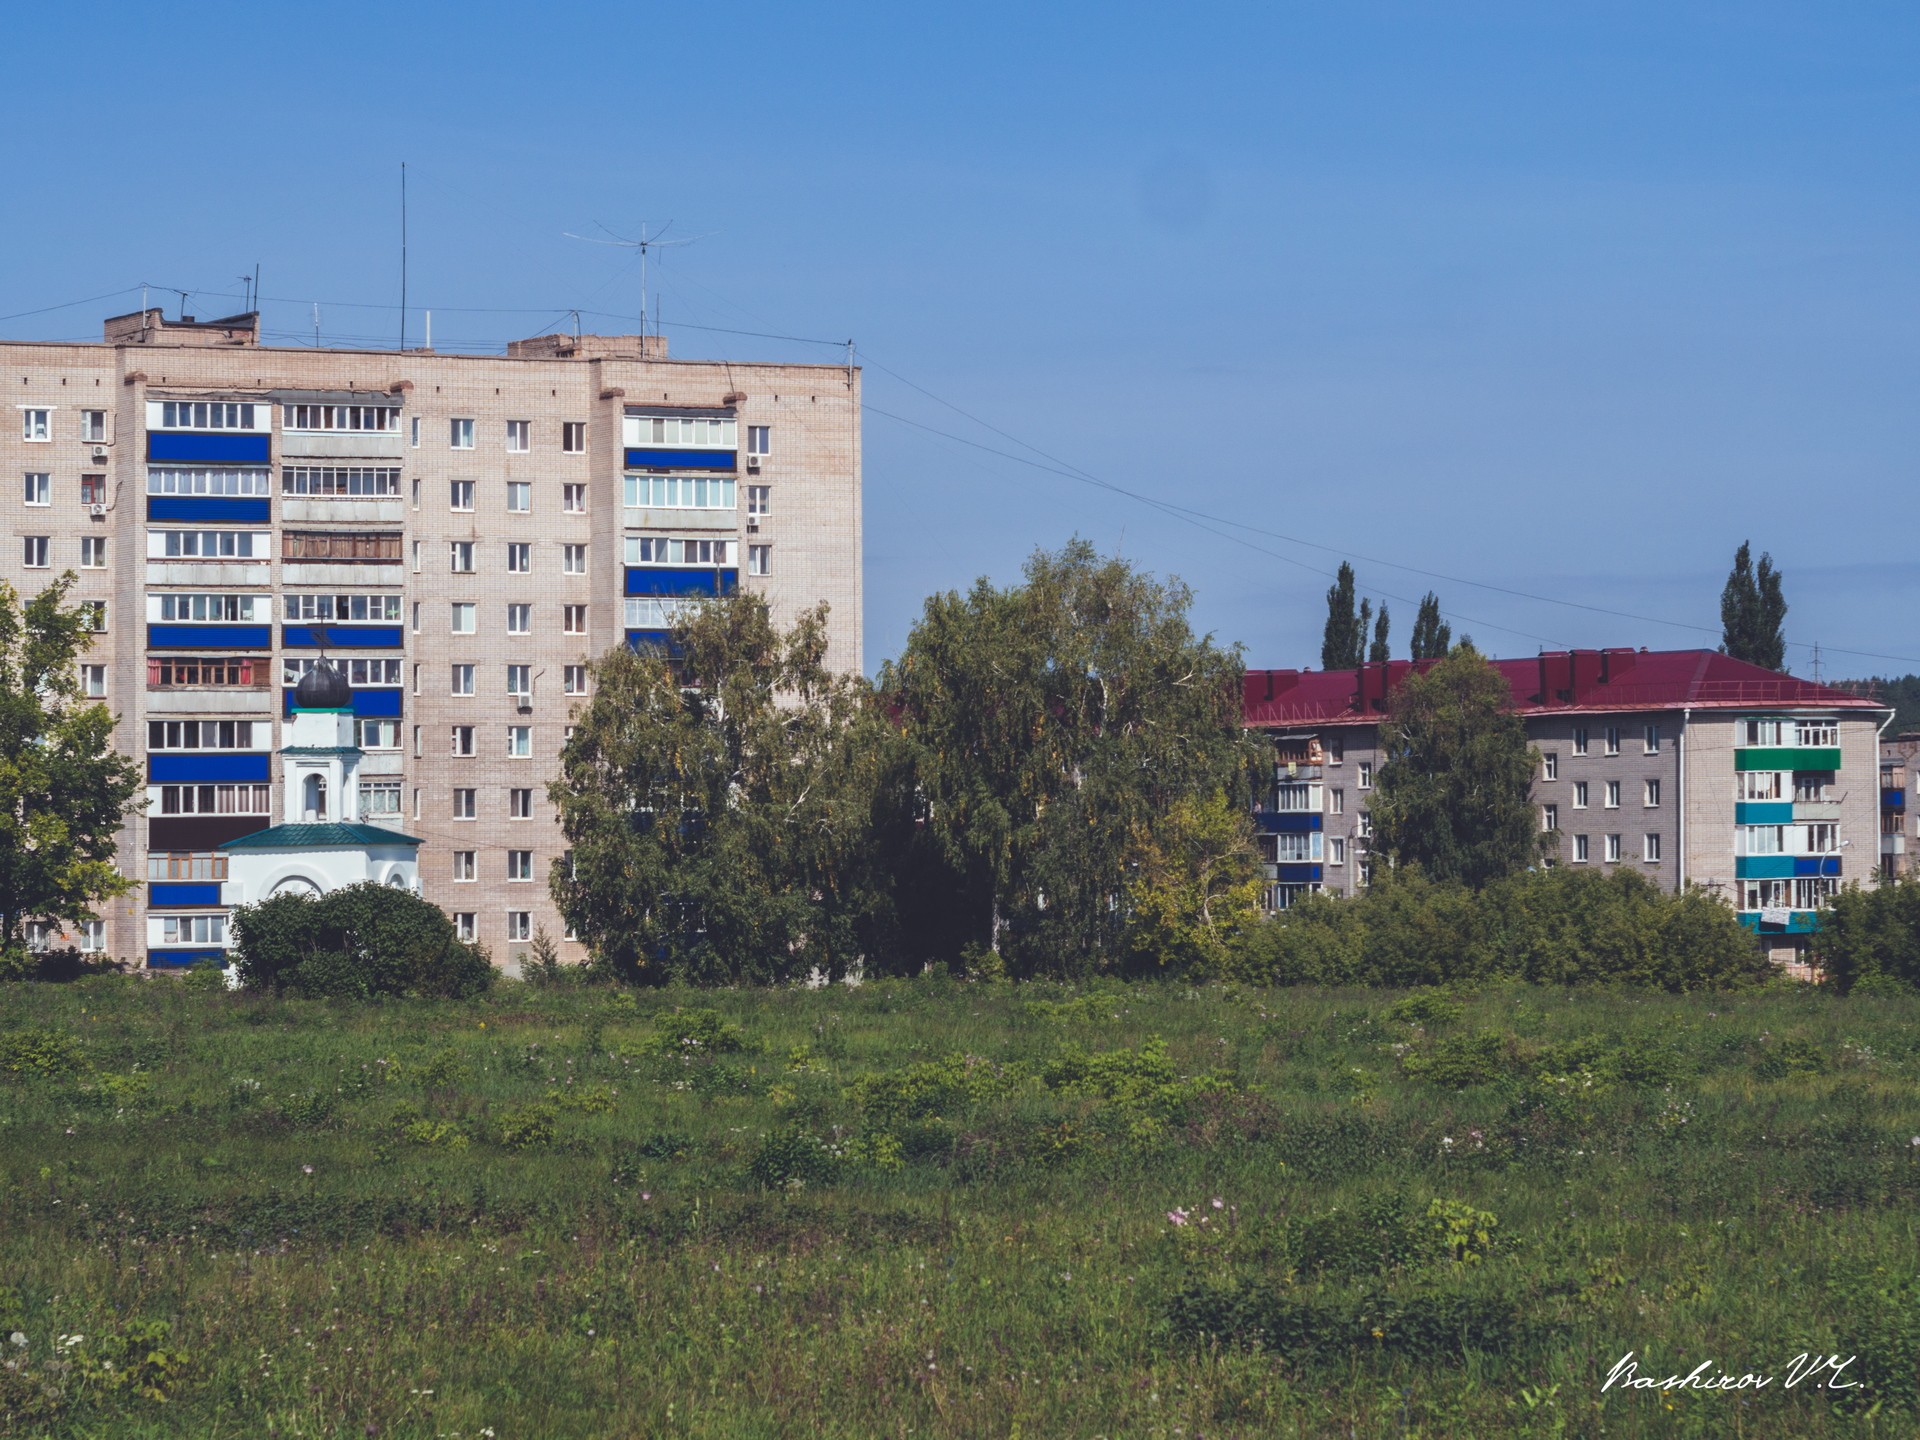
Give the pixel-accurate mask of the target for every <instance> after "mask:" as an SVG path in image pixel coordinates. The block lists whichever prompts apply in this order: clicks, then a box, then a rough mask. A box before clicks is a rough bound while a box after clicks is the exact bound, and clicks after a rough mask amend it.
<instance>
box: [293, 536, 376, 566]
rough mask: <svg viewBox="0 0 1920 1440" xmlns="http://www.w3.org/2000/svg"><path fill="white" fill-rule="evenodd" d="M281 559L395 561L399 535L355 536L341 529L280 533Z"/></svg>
mask: <svg viewBox="0 0 1920 1440" xmlns="http://www.w3.org/2000/svg"><path fill="white" fill-rule="evenodd" d="M280 558H281V559H282V560H335V561H339V560H355V561H357V560H395V561H397V560H399V559H400V533H399V532H398V531H394V532H392V533H391V534H386V535H380V534H369V535H355V534H351V533H349V532H346V531H341V530H284V531H282V532H281V534H280Z"/></svg>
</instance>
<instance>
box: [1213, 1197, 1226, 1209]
mask: <svg viewBox="0 0 1920 1440" xmlns="http://www.w3.org/2000/svg"><path fill="white" fill-rule="evenodd" d="M1213 1208H1214V1209H1216V1210H1224V1209H1226V1208H1227V1202H1226V1201H1224V1200H1222V1199H1221V1198H1220V1197H1219V1196H1218V1195H1216V1196H1214V1197H1213Z"/></svg>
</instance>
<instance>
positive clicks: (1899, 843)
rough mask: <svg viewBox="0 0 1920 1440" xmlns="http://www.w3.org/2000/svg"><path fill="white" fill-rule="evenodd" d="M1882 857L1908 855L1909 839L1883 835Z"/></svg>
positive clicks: (1881, 843) (1881, 840)
mask: <svg viewBox="0 0 1920 1440" xmlns="http://www.w3.org/2000/svg"><path fill="white" fill-rule="evenodd" d="M1880 853H1881V854H1882V855H1904V854H1906V853H1907V837H1906V836H1904V835H1882V836H1881V837H1880Z"/></svg>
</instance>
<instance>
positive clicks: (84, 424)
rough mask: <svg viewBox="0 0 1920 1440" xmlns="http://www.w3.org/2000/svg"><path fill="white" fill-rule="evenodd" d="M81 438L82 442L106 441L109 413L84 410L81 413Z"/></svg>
mask: <svg viewBox="0 0 1920 1440" xmlns="http://www.w3.org/2000/svg"><path fill="white" fill-rule="evenodd" d="M80 438H81V439H82V440H104V439H106V438H107V412H106V411H104V410H82V411H81V412H80Z"/></svg>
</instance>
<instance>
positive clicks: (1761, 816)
mask: <svg viewBox="0 0 1920 1440" xmlns="http://www.w3.org/2000/svg"><path fill="white" fill-rule="evenodd" d="M1733 823H1734V824H1736V825H1791V824H1792V823H1793V802H1792V801H1791V800H1739V801H1736V802H1734V807H1733Z"/></svg>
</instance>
